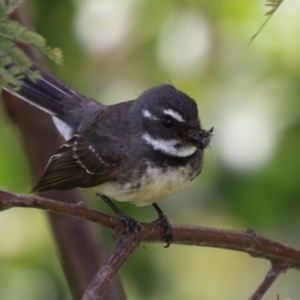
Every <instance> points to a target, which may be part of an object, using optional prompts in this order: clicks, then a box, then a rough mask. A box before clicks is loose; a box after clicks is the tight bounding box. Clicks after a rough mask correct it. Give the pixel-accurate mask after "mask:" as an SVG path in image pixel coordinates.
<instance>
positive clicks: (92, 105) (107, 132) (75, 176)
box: [14, 66, 213, 245]
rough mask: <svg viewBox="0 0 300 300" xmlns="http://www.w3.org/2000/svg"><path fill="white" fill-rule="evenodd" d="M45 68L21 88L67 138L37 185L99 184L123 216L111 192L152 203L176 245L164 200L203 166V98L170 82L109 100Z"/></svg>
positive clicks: (121, 198)
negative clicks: (119, 100)
mask: <svg viewBox="0 0 300 300" xmlns="http://www.w3.org/2000/svg"><path fill="white" fill-rule="evenodd" d="M37 69H39V70H40V73H41V76H42V78H41V79H39V80H37V81H36V82H33V81H31V80H29V79H28V78H26V76H25V79H24V83H23V84H22V86H21V88H20V89H19V90H18V91H17V92H14V93H15V94H17V96H19V97H20V98H22V99H23V100H25V101H27V102H29V103H30V104H33V105H35V106H37V107H38V108H40V109H42V110H44V111H46V112H47V113H49V114H51V115H52V117H53V121H54V123H55V125H56V127H57V128H58V130H59V131H60V133H61V134H62V135H63V136H64V138H65V139H66V140H67V142H66V143H65V144H63V145H62V146H61V148H60V149H59V150H58V152H57V153H56V154H55V155H53V156H52V157H51V158H50V160H49V163H48V165H47V166H46V169H45V172H44V174H43V176H42V178H41V179H40V180H39V182H38V183H37V185H36V186H35V188H34V189H33V191H46V190H51V189H56V190H66V189H72V188H75V187H85V188H86V187H94V188H95V189H96V191H97V192H98V193H100V194H101V195H103V196H102V198H103V199H104V200H105V201H106V202H108V204H109V205H110V206H111V207H112V208H113V209H114V210H115V211H116V212H117V213H118V214H121V212H120V211H119V210H118V209H117V208H116V206H115V205H114V204H112V202H110V201H109V199H108V198H112V199H115V200H117V201H122V202H132V203H134V204H136V205H138V206H143V205H149V204H152V205H153V206H154V208H155V209H156V211H157V212H158V214H159V220H160V221H162V222H161V225H162V226H163V227H164V228H165V229H166V234H167V243H168V245H169V244H170V243H171V241H172V229H171V226H170V224H169V223H168V221H167V219H166V217H165V215H164V214H163V212H162V211H161V210H160V208H159V207H158V206H157V204H156V202H157V201H159V200H161V199H163V198H166V197H167V196H170V195H172V194H175V193H178V192H179V191H181V190H183V189H184V188H186V187H187V186H188V185H189V184H190V183H191V182H192V180H193V179H194V178H195V177H196V176H197V175H198V174H199V173H200V172H201V169H202V165H203V152H204V149H205V148H206V147H207V146H208V145H209V143H210V140H211V137H212V132H213V128H211V129H210V130H204V129H202V128H201V124H200V120H199V117H198V109H197V104H196V102H195V101H194V100H193V99H192V98H190V97H189V96H187V95H186V94H184V93H183V92H181V91H179V90H177V89H176V88H175V87H174V86H173V85H171V84H164V85H160V86H158V87H154V88H151V89H149V90H147V91H145V92H144V93H142V94H141V95H140V96H139V97H138V98H137V99H136V100H132V101H126V102H122V103H119V104H114V105H108V106H107V105H103V104H101V103H99V102H96V101H94V100H92V99H90V98H87V97H85V96H83V95H81V94H79V93H77V92H75V91H73V90H72V89H70V88H69V87H67V86H66V85H64V84H62V83H61V82H60V81H58V80H57V79H55V78H54V77H53V76H51V75H49V74H48V73H46V72H45V71H43V70H41V69H40V68H38V67H36V66H34V67H32V70H37ZM125 223H126V221H125Z"/></svg>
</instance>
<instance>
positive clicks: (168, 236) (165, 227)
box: [152, 213, 173, 248]
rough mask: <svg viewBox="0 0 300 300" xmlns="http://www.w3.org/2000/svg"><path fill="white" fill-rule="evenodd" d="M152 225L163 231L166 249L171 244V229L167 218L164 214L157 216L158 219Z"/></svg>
mask: <svg viewBox="0 0 300 300" xmlns="http://www.w3.org/2000/svg"><path fill="white" fill-rule="evenodd" d="M152 223H153V224H157V225H159V226H160V227H162V229H163V230H164V232H165V240H166V243H167V244H166V245H165V246H164V247H165V248H168V247H169V246H170V245H171V244H172V242H173V227H172V225H171V224H170V222H169V220H168V218H167V216H166V215H165V214H164V213H162V214H159V216H158V219H157V220H155V221H154V222H152Z"/></svg>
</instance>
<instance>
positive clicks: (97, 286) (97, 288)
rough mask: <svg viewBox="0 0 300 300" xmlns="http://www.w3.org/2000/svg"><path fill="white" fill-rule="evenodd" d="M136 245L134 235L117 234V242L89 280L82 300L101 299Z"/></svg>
mask: <svg viewBox="0 0 300 300" xmlns="http://www.w3.org/2000/svg"><path fill="white" fill-rule="evenodd" d="M137 247H138V241H137V240H136V239H135V235H134V234H133V235H119V236H118V238H117V243H116V245H115V247H114V248H113V250H112V251H111V253H110V254H109V255H108V257H107V260H106V261H105V262H104V264H103V265H102V266H101V267H100V268H99V270H98V272H97V274H96V276H95V277H94V278H93V280H92V281H91V283H90V285H89V286H88V288H87V290H86V292H85V293H84V295H83V297H82V300H100V299H102V297H103V295H104V293H105V291H106V289H107V287H108V285H109V284H110V282H111V280H112V279H113V278H114V276H115V275H116V274H117V272H118V271H119V270H120V268H121V267H122V266H123V265H124V263H125V262H126V261H127V260H128V259H129V257H130V256H131V254H132V253H133V251H134V250H135V249H136V248H137Z"/></svg>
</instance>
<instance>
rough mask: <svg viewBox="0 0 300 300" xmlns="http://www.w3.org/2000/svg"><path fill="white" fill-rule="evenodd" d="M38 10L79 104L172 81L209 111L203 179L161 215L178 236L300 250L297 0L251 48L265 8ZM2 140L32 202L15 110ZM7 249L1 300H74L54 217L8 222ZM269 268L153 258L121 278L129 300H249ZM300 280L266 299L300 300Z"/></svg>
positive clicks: (147, 215) (100, 5) (150, 254)
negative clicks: (219, 232)
mask: <svg viewBox="0 0 300 300" xmlns="http://www.w3.org/2000/svg"><path fill="white" fill-rule="evenodd" d="M27 2H28V8H29V14H30V17H31V20H32V23H33V24H34V26H35V28H36V31H38V32H39V33H41V34H42V35H44V36H45V37H46V39H47V40H48V44H49V45H51V46H57V47H60V48H61V49H62V50H63V52H64V57H65V65H64V67H59V66H55V65H53V64H51V63H49V69H50V70H51V71H52V73H54V74H55V75H56V76H57V77H59V78H60V79H62V80H63V81H64V82H65V83H67V84H68V85H70V86H71V87H73V88H74V89H75V90H77V91H79V92H81V93H83V94H86V95H88V96H90V97H92V98H95V99H97V100H99V101H101V102H103V103H107V104H109V103H116V102H120V101H124V100H129V99H134V98H136V97H137V96H138V95H139V94H140V93H141V92H142V91H143V90H145V89H147V88H149V87H151V86H154V85H158V84H161V83H167V82H168V81H171V82H172V83H173V84H174V85H175V86H176V87H177V88H178V89H181V90H183V91H184V92H186V93H187V94H189V95H190V96H191V97H193V98H195V99H196V101H197V103H198V106H199V113H200V116H201V120H202V124H203V127H204V128H206V129H208V128H210V127H211V126H214V127H215V135H214V138H213V141H212V145H211V148H210V149H208V150H207V151H206V157H205V165H204V169H203V171H202V174H201V175H200V176H199V177H198V178H197V179H196V180H195V182H194V183H193V184H192V186H191V187H190V188H189V189H188V190H186V191H184V192H183V193H181V194H179V195H176V196H174V197H172V198H170V199H167V200H166V201H164V202H162V203H161V207H162V209H163V210H164V211H165V212H166V213H167V215H168V217H169V219H170V221H171V223H173V224H194V225H202V226H211V227H216V228H224V229H234V230H240V231H244V230H246V229H247V228H248V227H251V228H254V229H255V230H256V232H257V233H259V234H262V235H265V236H267V237H269V238H272V239H275V240H277V241H280V242H283V243H286V244H288V245H291V246H294V247H298V248H299V247H300V239H299V233H300V229H299V228H300V218H299V212H300V201H299V197H300V160H299V152H298V151H299V150H300V58H299V53H300V38H299V36H300V2H299V1H298V0H286V1H284V3H283V4H282V6H281V7H280V8H279V10H278V11H277V12H276V14H275V15H274V17H273V18H272V19H271V21H270V22H269V24H268V25H267V26H266V27H265V29H264V30H263V31H262V33H261V34H260V35H259V36H258V37H257V38H256V40H255V41H254V42H253V43H252V44H251V45H248V42H249V40H250V37H251V36H252V35H253V34H254V33H255V32H256V31H257V29H258V28H259V26H260V25H261V24H262V22H263V21H264V16H263V15H264V13H265V12H266V11H267V8H266V7H265V6H264V4H265V2H264V1H258V0H255V1H254V0H253V1H232V0H227V1H225V0H219V1H192V0H185V1H174V0H164V1H158V0H85V1H83V0H81V1H80V0H77V1H76V0H73V1H61V0H51V1H50V0H48V1H46V0H44V1H36V0H30V1H27ZM0 128H1V130H0V141H1V142H0V188H2V189H6V190H10V191H13V192H18V193H28V191H29V190H30V189H31V187H32V182H31V179H30V170H29V167H28V164H27V161H26V157H25V156H24V153H23V149H22V144H21V143H20V140H19V135H18V132H17V131H16V129H15V128H14V127H13V126H12V124H11V123H10V122H9V120H8V118H7V117H6V116H5V114H4V112H3V110H2V107H0ZM88 195H89V198H90V199H91V201H90V202H91V203H90V205H92V206H93V207H96V208H98V209H101V210H106V208H105V207H104V206H103V205H102V203H100V202H99V201H97V200H96V199H95V197H94V195H93V192H92V191H89V192H88ZM120 207H122V209H124V210H125V211H126V212H128V213H129V214H131V215H132V216H133V217H135V218H137V219H138V220H142V221H150V220H152V219H153V218H154V217H155V214H154V212H153V210H152V208H150V207H145V208H136V207H134V206H132V205H130V204H123V205H120ZM106 211H108V210H106ZM37 225H38V226H37ZM99 230H101V228H99ZM106 236H107V241H108V243H109V244H111V245H112V244H113V239H112V237H111V233H110V232H109V231H106ZM0 240H1V243H0V295H1V299H4V300H15V299H18V300H19V299H22V300H35V299H45V300H56V299H71V296H70V293H69V291H68V288H67V285H66V281H65V279H64V275H63V273H62V270H61V268H60V264H59V259H58V257H57V252H56V248H55V244H54V242H53V237H52V235H51V230H50V228H49V227H48V224H47V217H46V215H45V214H44V213H43V212H41V211H38V210H34V209H21V208H20V209H12V210H9V211H5V212H1V214H0ZM268 268H269V264H268V262H267V261H264V260H261V259H255V258H251V257H250V256H248V255H247V254H243V253H238V252H233V251H227V250H220V249H211V248H199V247H188V246H185V247H184V246H177V245H172V246H171V247H170V248H169V249H167V250H166V249H164V248H163V247H162V245H161V244H158V245H147V244H145V245H142V246H141V247H140V248H139V249H138V250H137V251H136V252H135V253H134V255H133V256H132V257H131V259H130V260H129V261H128V263H127V264H126V265H125V267H124V268H123V269H122V271H121V277H122V281H123V283H124V286H125V289H126V293H127V296H128V299H130V300H139V299H147V300H148V299H150V300H151V299H153V300H154V299H187V300H189V299H191V300H192V299H205V300H215V299H216V300H217V299H222V300H232V299H247V297H250V295H251V294H252V293H253V291H254V290H255V289H256V288H257V286H258V285H259V283H260V282H261V281H262V279H263V277H264V276H265V273H266V272H267V270H268ZM299 279H300V274H299V272H296V271H293V270H291V271H289V272H288V273H287V274H285V275H282V276H281V277H280V278H279V279H278V280H277V281H276V282H275V284H274V285H273V286H272V288H271V289H270V290H269V291H268V293H267V294H266V295H265V297H264V298H263V299H276V295H277V294H279V295H280V299H299V295H300V286H299V283H298V282H299Z"/></svg>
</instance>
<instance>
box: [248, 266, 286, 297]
mask: <svg viewBox="0 0 300 300" xmlns="http://www.w3.org/2000/svg"><path fill="white" fill-rule="evenodd" d="M287 269H288V266H287V265H286V264H280V263H279V264H278V263H276V262H274V263H272V268H271V270H270V271H269V272H268V273H267V275H266V277H265V279H264V281H263V282H262V284H261V285H260V286H259V287H258V289H257V290H256V291H255V293H254V294H253V295H252V297H251V298H250V300H260V299H261V298H262V296H263V295H264V294H265V292H266V291H267V290H268V289H269V288H270V286H271V285H272V284H273V282H274V281H275V280H276V279H277V277H278V276H279V275H280V274H281V273H283V272H285V271H286V270H287Z"/></svg>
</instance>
